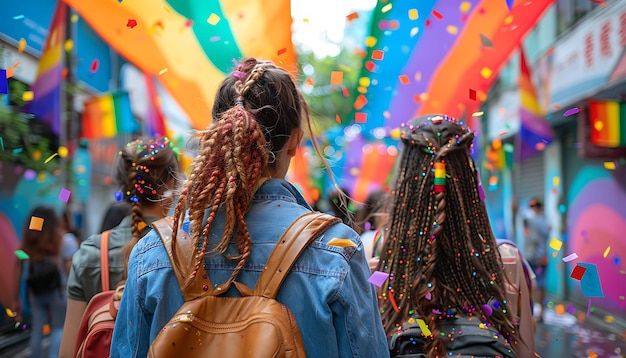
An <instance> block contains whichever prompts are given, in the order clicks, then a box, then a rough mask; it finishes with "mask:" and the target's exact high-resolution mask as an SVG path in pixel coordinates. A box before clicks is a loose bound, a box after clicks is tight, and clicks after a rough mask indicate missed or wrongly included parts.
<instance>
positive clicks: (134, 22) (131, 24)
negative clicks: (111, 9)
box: [126, 19, 137, 30]
mask: <svg viewBox="0 0 626 358" xmlns="http://www.w3.org/2000/svg"><path fill="white" fill-rule="evenodd" d="M135 26H137V20H135V19H128V22H127V23H126V27H127V28H128V29H131V30H132V29H134V28H135Z"/></svg>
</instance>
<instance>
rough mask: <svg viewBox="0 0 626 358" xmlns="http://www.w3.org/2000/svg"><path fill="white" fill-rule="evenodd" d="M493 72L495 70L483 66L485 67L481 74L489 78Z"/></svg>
mask: <svg viewBox="0 0 626 358" xmlns="http://www.w3.org/2000/svg"><path fill="white" fill-rule="evenodd" d="M492 73H493V71H492V70H491V69H490V68H489V67H483V69H482V70H480V75H481V76H483V78H484V79H489V77H491V74H492Z"/></svg>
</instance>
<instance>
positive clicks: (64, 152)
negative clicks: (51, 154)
mask: <svg viewBox="0 0 626 358" xmlns="http://www.w3.org/2000/svg"><path fill="white" fill-rule="evenodd" d="M58 152H59V157H61V158H65V157H67V155H68V153H69V150H68V149H67V147H64V146H60V147H59V149H58Z"/></svg>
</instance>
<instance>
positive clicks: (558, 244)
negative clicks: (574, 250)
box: [550, 238, 563, 251]
mask: <svg viewBox="0 0 626 358" xmlns="http://www.w3.org/2000/svg"><path fill="white" fill-rule="evenodd" d="M562 246H563V242H562V241H560V240H557V239H555V238H552V240H550V247H551V248H552V249H553V250H556V251H559V250H561V247H562Z"/></svg>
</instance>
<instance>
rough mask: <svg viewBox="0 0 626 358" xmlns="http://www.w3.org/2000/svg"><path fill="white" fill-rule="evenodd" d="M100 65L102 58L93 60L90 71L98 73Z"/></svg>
mask: <svg viewBox="0 0 626 358" xmlns="http://www.w3.org/2000/svg"><path fill="white" fill-rule="evenodd" d="M98 67H100V60H98V59H97V58H96V59H94V60H93V61H91V66H90V67H89V71H91V73H96V72H97V71H98Z"/></svg>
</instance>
